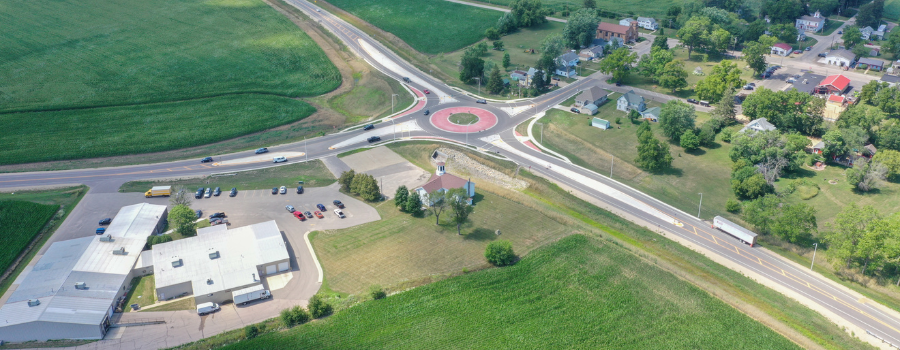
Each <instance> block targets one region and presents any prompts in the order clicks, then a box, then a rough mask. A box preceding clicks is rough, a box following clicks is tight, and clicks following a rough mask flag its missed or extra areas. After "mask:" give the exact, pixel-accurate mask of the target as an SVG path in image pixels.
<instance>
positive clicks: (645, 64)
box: [637, 47, 675, 81]
mask: <svg viewBox="0 0 900 350" xmlns="http://www.w3.org/2000/svg"><path fill="white" fill-rule="evenodd" d="M673 59H675V55H673V54H672V51H669V50H664V49H661V48H657V47H653V48H651V49H650V53H649V54H645V55H644V56H641V61H640V62H638V65H637V70H638V74H640V75H641V76H644V77H647V78H650V79H653V80H654V81H658V77H657V74H658V73H660V72H662V70H663V68H664V67H665V66H666V64H668V63H669V62H672V60H673Z"/></svg>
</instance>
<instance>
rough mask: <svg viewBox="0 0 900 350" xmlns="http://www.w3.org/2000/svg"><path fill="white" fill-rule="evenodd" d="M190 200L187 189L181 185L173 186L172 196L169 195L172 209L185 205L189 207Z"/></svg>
mask: <svg viewBox="0 0 900 350" xmlns="http://www.w3.org/2000/svg"><path fill="white" fill-rule="evenodd" d="M192 200H193V199H192V197H191V193H190V192H188V190H187V188H185V187H184V186H181V185H178V186H175V187H174V188H173V189H172V194H171V195H169V204H171V205H172V206H173V207H174V206H177V205H186V206H188V207H190V206H191V202H192Z"/></svg>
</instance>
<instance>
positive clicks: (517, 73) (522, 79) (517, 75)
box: [509, 70, 528, 86]
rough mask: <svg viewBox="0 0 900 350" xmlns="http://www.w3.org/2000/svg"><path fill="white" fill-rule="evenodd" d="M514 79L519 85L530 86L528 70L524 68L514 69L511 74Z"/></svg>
mask: <svg viewBox="0 0 900 350" xmlns="http://www.w3.org/2000/svg"><path fill="white" fill-rule="evenodd" d="M509 77H510V78H512V80H514V81H517V82H518V84H519V85H522V86H528V72H525V71H523V70H514V71H513V72H512V73H510V74H509Z"/></svg>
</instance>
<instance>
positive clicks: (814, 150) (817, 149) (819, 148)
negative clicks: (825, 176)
mask: <svg viewBox="0 0 900 350" xmlns="http://www.w3.org/2000/svg"><path fill="white" fill-rule="evenodd" d="M824 149H825V142H822V141H819V142H818V143H816V144H815V145H813V146H812V153H813V154H822V151H823V150H824Z"/></svg>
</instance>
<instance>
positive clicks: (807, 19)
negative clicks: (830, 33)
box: [794, 11, 825, 33]
mask: <svg viewBox="0 0 900 350" xmlns="http://www.w3.org/2000/svg"><path fill="white" fill-rule="evenodd" d="M794 26H795V27H797V30H799V31H801V32H813V33H818V32H821V31H822V29H825V18H824V17H822V14H821V13H819V11H816V13H814V14H813V15H812V16H801V17H800V18H797V22H796V24H794Z"/></svg>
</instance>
